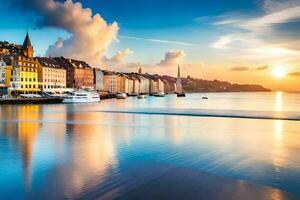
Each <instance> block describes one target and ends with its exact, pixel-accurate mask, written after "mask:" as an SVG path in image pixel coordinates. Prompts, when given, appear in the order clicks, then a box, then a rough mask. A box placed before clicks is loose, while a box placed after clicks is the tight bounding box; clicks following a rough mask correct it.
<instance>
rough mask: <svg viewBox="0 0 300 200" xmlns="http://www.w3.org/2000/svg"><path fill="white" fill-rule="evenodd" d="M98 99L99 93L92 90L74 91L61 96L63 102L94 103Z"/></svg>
mask: <svg viewBox="0 0 300 200" xmlns="http://www.w3.org/2000/svg"><path fill="white" fill-rule="evenodd" d="M99 101H100V95H99V93H97V92H93V91H85V90H83V91H75V92H71V93H69V94H68V95H66V96H64V97H63V103H95V102H99Z"/></svg>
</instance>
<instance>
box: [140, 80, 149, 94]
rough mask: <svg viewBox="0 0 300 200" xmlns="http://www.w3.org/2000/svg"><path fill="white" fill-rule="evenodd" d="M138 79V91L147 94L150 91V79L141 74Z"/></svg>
mask: <svg viewBox="0 0 300 200" xmlns="http://www.w3.org/2000/svg"><path fill="white" fill-rule="evenodd" d="M139 79H140V93H143V94H149V93H150V80H149V79H148V78H147V77H146V76H143V75H139Z"/></svg>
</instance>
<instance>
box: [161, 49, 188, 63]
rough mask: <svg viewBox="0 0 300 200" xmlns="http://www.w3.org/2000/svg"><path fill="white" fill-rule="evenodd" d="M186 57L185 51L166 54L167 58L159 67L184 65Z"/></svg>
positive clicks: (172, 51)
mask: <svg viewBox="0 0 300 200" xmlns="http://www.w3.org/2000/svg"><path fill="white" fill-rule="evenodd" d="M185 56H186V54H185V52H184V50H171V51H169V52H167V53H165V57H164V59H163V60H161V61H160V62H159V63H158V64H157V65H159V66H177V65H179V64H182V63H183V60H184V57H185Z"/></svg>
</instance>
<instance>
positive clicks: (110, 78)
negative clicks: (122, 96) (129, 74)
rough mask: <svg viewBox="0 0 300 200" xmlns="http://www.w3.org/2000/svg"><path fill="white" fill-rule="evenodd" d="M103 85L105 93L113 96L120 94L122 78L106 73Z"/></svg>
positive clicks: (112, 73)
mask: <svg viewBox="0 0 300 200" xmlns="http://www.w3.org/2000/svg"><path fill="white" fill-rule="evenodd" d="M103 84H104V85H103V87H104V90H105V91H108V92H110V93H112V94H116V93H117V92H120V78H119V75H118V74H117V73H114V72H108V71H105V72H104V77H103Z"/></svg>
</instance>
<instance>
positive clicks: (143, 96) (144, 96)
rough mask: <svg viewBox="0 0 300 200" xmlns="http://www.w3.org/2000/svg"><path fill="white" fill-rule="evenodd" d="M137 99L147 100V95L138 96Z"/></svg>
mask: <svg viewBox="0 0 300 200" xmlns="http://www.w3.org/2000/svg"><path fill="white" fill-rule="evenodd" d="M137 98H138V99H146V95H144V94H139V95H138V96H137Z"/></svg>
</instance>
